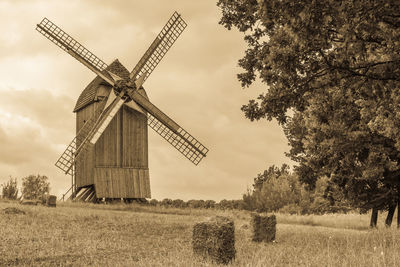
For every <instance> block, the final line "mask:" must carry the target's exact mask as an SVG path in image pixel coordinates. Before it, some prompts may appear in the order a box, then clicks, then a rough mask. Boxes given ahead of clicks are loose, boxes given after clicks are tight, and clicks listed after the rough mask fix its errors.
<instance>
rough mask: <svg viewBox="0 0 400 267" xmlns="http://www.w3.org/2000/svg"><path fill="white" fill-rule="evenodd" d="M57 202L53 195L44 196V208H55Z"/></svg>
mask: <svg viewBox="0 0 400 267" xmlns="http://www.w3.org/2000/svg"><path fill="white" fill-rule="evenodd" d="M56 202H57V197H56V196H54V195H47V196H46V206H48V207H55V206H56Z"/></svg>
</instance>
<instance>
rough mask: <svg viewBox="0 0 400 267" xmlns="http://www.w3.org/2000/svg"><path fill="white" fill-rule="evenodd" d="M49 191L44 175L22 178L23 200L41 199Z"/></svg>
mask: <svg viewBox="0 0 400 267" xmlns="http://www.w3.org/2000/svg"><path fill="white" fill-rule="evenodd" d="M49 191H50V183H49V182H48V178H47V176H45V175H39V174H38V175H32V174H31V175H29V176H27V177H25V178H22V195H23V197H24V198H25V199H42V198H43V195H45V194H48V193H49Z"/></svg>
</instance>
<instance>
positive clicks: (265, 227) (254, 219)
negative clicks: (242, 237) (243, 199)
mask: <svg viewBox="0 0 400 267" xmlns="http://www.w3.org/2000/svg"><path fill="white" fill-rule="evenodd" d="M251 225H252V226H253V239H252V240H253V241H254V242H262V241H264V242H272V241H274V240H275V234H276V217H275V215H271V216H262V215H259V214H255V213H253V214H252V215H251Z"/></svg>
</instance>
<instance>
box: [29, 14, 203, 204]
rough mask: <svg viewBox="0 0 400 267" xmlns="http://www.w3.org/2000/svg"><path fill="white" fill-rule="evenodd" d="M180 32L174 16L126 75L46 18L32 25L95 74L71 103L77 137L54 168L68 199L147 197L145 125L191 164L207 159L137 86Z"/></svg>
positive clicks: (116, 63)
mask: <svg viewBox="0 0 400 267" xmlns="http://www.w3.org/2000/svg"><path fill="white" fill-rule="evenodd" d="M185 27H186V23H185V21H184V20H183V19H182V18H181V16H180V15H179V14H178V13H176V12H174V14H173V15H172V16H171V18H170V19H169V20H168V21H167V23H166V25H165V26H164V27H163V28H162V30H161V32H160V33H159V34H158V35H157V36H156V38H155V40H154V41H153V43H152V44H151V45H150V47H149V48H148V49H147V51H146V52H145V53H144V55H143V56H142V57H141V59H140V60H139V62H138V63H137V64H136V66H135V67H134V69H133V70H132V71H131V72H129V71H128V70H127V69H126V68H125V67H124V66H122V64H121V63H119V61H118V60H115V61H114V62H112V63H111V64H110V65H107V64H106V63H105V62H103V61H102V60H101V59H99V58H98V57H96V56H95V55H94V54H93V53H91V52H90V51H89V50H87V49H86V48H85V47H84V46H82V45H81V44H80V43H79V42H78V41H76V40H75V39H74V38H72V37H71V36H69V35H68V34H67V33H66V32H64V31H63V30H62V29H60V28H59V27H58V26H57V25H55V24H53V23H52V22H51V21H49V20H48V19H46V18H44V19H43V20H42V21H41V22H40V24H37V28H36V30H37V31H39V32H40V33H41V34H43V35H44V36H45V37H46V38H48V39H49V40H50V41H52V42H53V43H54V44H56V45H57V46H58V47H60V48H61V49H63V50H64V51H65V52H67V53H68V54H70V55H71V56H72V57H74V58H75V59H77V60H78V61H79V62H80V63H82V64H83V65H84V66H86V67H87V68H89V69H90V70H92V71H93V72H94V73H95V74H97V77H96V78H95V79H94V80H93V81H92V82H91V83H90V84H89V85H88V86H87V87H86V88H85V89H84V90H83V91H82V93H81V95H80V96H79V98H78V100H77V102H76V105H75V108H74V112H75V113H76V131H77V133H76V137H75V138H74V139H73V140H72V141H71V143H70V144H69V145H68V146H67V148H66V149H65V151H64V153H62V155H61V156H60V158H59V159H58V160H57V162H56V164H55V165H56V166H57V167H58V168H60V169H61V170H62V171H63V172H65V173H66V174H70V175H71V177H72V186H71V188H70V190H71V191H72V194H71V197H72V198H77V199H79V200H84V201H96V200H99V199H102V198H105V199H110V198H119V199H121V198H123V199H128V200H129V199H138V198H139V199H143V198H149V197H151V194H150V178H149V165H148V137H147V129H148V127H147V126H150V128H152V129H153V130H154V131H155V132H156V133H158V134H159V135H160V136H161V137H163V138H164V139H165V140H166V141H167V142H169V143H170V144H171V145H172V146H173V147H174V148H175V149H177V150H178V151H179V152H180V153H181V154H182V155H184V156H185V157H186V158H187V159H188V160H190V161H191V162H192V163H193V164H195V165H197V164H198V163H199V162H200V161H201V160H202V159H203V157H205V156H206V154H207V152H208V149H207V148H206V147H205V146H203V145H202V144H201V143H200V142H199V141H198V140H197V139H196V138H194V137H193V136H192V135H190V134H189V133H188V132H187V131H186V130H184V129H183V128H182V127H181V126H180V125H178V124H177V123H176V122H175V121H174V120H172V119H171V118H170V117H168V116H167V115H166V114H165V113H164V112H163V111H161V110H160V109H159V108H158V107H157V106H156V105H154V104H153V103H151V102H150V101H149V99H148V97H147V94H146V92H145V90H144V88H143V86H142V85H143V83H144V82H145V81H146V79H147V78H148V77H149V75H150V74H151V73H152V71H153V70H154V69H155V67H156V66H157V65H158V63H159V62H160V61H161V59H162V58H163V57H164V55H165V54H166V53H167V51H168V50H169V49H170V47H171V46H172V45H173V44H174V42H175V41H176V39H177V38H178V37H179V35H180V34H181V33H182V32H183V30H184V29H185ZM70 190H68V191H70ZM68 191H67V192H68Z"/></svg>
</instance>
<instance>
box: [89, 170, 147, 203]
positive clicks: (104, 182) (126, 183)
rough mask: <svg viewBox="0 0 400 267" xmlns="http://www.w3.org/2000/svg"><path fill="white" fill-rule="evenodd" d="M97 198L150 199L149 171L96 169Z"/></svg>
mask: <svg viewBox="0 0 400 267" xmlns="http://www.w3.org/2000/svg"><path fill="white" fill-rule="evenodd" d="M94 174H95V175H94V183H95V190H96V196H97V198H103V197H108V198H150V197H151V192H150V177H149V170H148V169H136V168H107V167H96V168H95V169H94Z"/></svg>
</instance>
